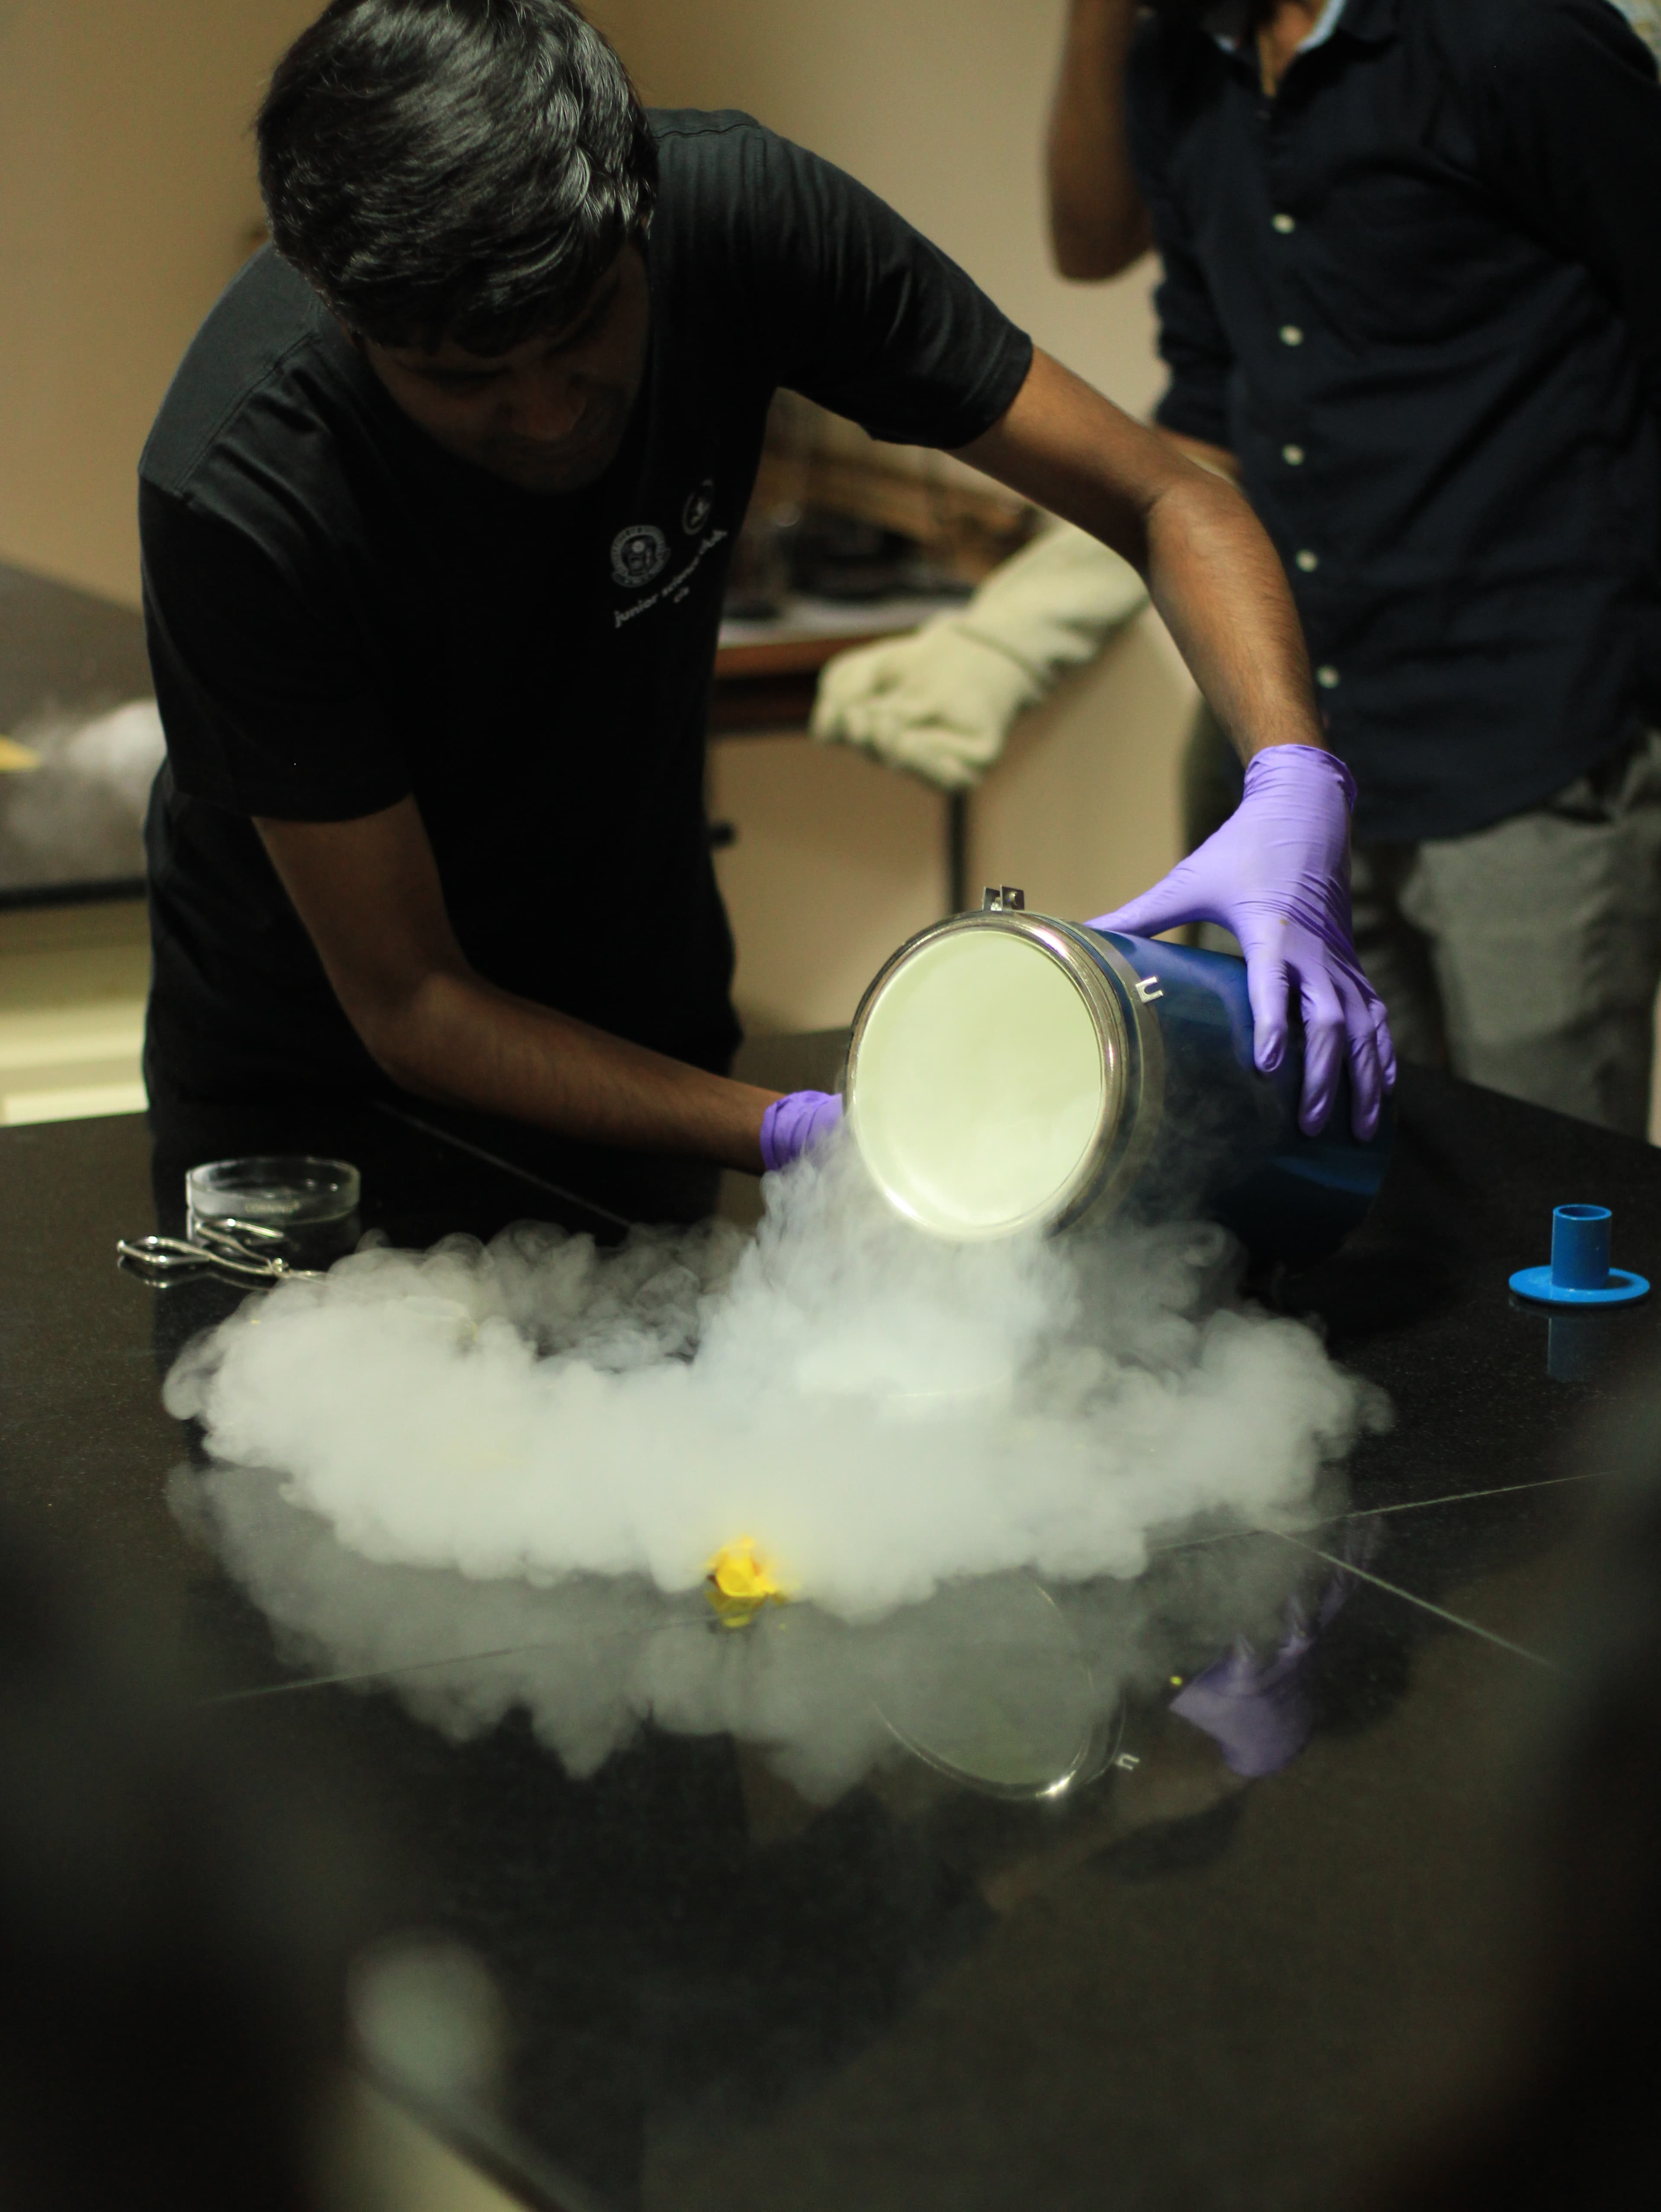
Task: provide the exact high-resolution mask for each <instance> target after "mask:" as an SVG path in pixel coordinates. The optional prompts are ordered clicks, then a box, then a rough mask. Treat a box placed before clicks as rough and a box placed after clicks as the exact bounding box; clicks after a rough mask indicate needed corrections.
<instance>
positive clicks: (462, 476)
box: [140, 112, 1032, 1099]
mask: <svg viewBox="0 0 1661 2212" xmlns="http://www.w3.org/2000/svg"><path fill="white" fill-rule="evenodd" d="M653 127H654V131H655V134H656V137H657V139H658V143H659V149H660V156H661V184H660V198H659V204H658V209H657V213H656V216H655V217H654V224H653V229H652V235H651V240H650V244H649V247H648V254H647V263H648V275H649V281H650V290H651V306H652V329H651V337H650V341H649V347H648V361H647V368H646V375H645V381H644V383H643V385H642V391H641V394H640V398H639V400H638V402H637V404H636V408H635V410H634V413H633V415H632V416H631V418H630V424H629V427H628V430H627V433H626V435H625V438H624V445H623V447H622V450H621V452H620V453H619V454H618V459H616V461H615V462H614V463H613V464H612V465H611V468H610V469H609V470H608V471H606V473H605V477H602V478H601V480H600V481H599V483H597V484H595V485H594V486H593V487H592V488H591V489H589V490H587V491H585V492H582V493H580V494H576V495H571V496H569V497H565V498H557V499H551V498H546V497H537V496H535V495H530V494H526V493H524V492H521V491H520V490H518V489H515V488H514V487H512V486H509V485H508V484H505V483H501V482H499V481H497V480H496V479H495V478H493V477H490V476H489V475H487V474H486V473H484V471H482V470H479V469H478V468H476V467H474V466H472V465H470V464H468V463H465V462H463V461H460V460H459V459H455V458H454V457H453V456H451V455H449V454H447V453H445V452H444V451H443V450H442V449H441V447H438V446H437V445H436V444H435V442H434V441H432V440H431V439H430V438H429V437H428V436H427V435H426V434H425V433H424V432H423V431H421V430H419V429H418V428H416V426H415V425H414V424H413V423H411V422H410V421H409V420H408V419H407V418H406V417H405V416H404V415H403V414H402V413H400V411H399V409H398V408H397V407H396V406H395V405H394V404H393V402H392V400H391V398H389V397H388V396H387V394H386V392H385V391H384V390H383V389H382V387H381V386H380V384H379V382H378V381H377V380H375V378H374V375H373V374H372V373H371V372H370V371H369V369H368V368H367V367H366V365H365V364H364V363H363V362H362V360H361V359H360V358H359V356H358V355H357V354H356V351H355V350H354V349H352V347H351V346H350V344H349V343H348V342H347V341H346V339H345V338H344V337H343V335H342V334H341V332H340V331H339V330H338V327H337V325H335V324H334V322H333V321H332V319H331V318H330V317H329V315H328V314H327V313H326V311H325V310H324V309H323V307H321V305H320V303H319V301H318V300H317V299H316V297H315V296H314V295H313V293H312V292H311V290H310V289H309V288H308V287H307V284H306V283H304V281H303V280H302V279H301V277H300V276H297V275H296V274H295V272H294V271H293V270H290V269H289V268H288V267H287V266H286V265H285V264H283V262H281V261H280V260H278V259H277V258H276V257H275V256H274V255H273V254H272V253H271V252H269V251H267V252H264V253H261V254H259V256H257V257H256V258H255V259H254V260H253V261H252V262H251V263H250V264H249V265H248V267H247V268H246V270H244V271H243V272H242V274H241V275H240V276H239V277H238V278H237V280H236V281H235V283H233V285H232V286H231V288H230V289H229V290H228V292H227V293H226V295H225V296H224V297H223V299H222V300H221V301H220V302H219V304H218V306H217V307H216V308H215V309H214V311H213V313H212V314H211V315H210V317H209V319H208V320H207V322H206V323H205V324H204V325H203V328H202V330H201V331H200V333H199V334H198V337H197V338H196V340H195V342H194V343H193V344H192V347H191V349H190V351H189V353H188V354H187V355H186V358H185V361H184V363H183V365H182V367H181V368H180V369H179V374H178V375H177V377H176V378H175V379H174V381H173V386H172V389H171V390H170V391H169V392H168V394H167V399H166V401H165V402H164V403H163V405H162V409H161V415H160V416H159V418H158V420H157V422H156V424H155V429H154V431H153V432H152V434H151V436H150V440H149V444H148V446H147V447H146V448H145V452H144V456H143V463H142V465H141V469H140V519H141V526H142V536H143V556H144V603H145V612H146V619H147V622H148V625H149V648H150V659H151V665H152V667H153V670H154V672H155V686H156V695H157V698H158V700H159V702H160V705H161V717H162V720H163V723H164V725H165V726H166V730H167V766H166V768H165V769H164V770H163V772H162V774H161V777H160V778H159V779H158V781H157V785H156V790H155V797H154V799H153V800H152V804H151V809H150V817H149V831H148V837H149V862H150V900H151V912H152V918H153V933H154V938H155V981H154V986H153V990H152V996H151V1005H150V1018H149V1044H148V1051H147V1072H148V1073H149V1079H150V1083H151V1087H152V1094H153V1095H155V1096H160V1097H168V1098H174V1099H179V1098H236V1097H247V1096H250V1095H252V1094H256V1093H259V1092H263V1091H270V1090H271V1088H273V1087H277V1088H279V1089H287V1090H296V1089H312V1088H316V1087H325V1088H329V1089H338V1088H341V1087H346V1088H349V1089H353V1090H356V1091H369V1090H374V1089H377V1088H380V1087H384V1079H381V1078H380V1076H379V1075H378V1073H377V1071H376V1070H375V1068H374V1065H373V1063H372V1062H371V1061H370V1060H369V1058H368V1054H367V1053H366V1052H365V1050H364V1048H363V1047H362V1044H361V1043H360V1042H359V1041H358V1040H357V1038H356V1036H355V1035H354V1034H353V1032H352V1030H351V1028H350V1024H348V1023H347V1021H346V1018H345V1016H344V1013H343V1012H341V1010H340V1008H339V1006H338V1003H337V1001H336V1000H335V998H334V996H333V994H332V991H331V989H330V987H329V985H328V982H327V980H326V977H325V975H324V973H323V969H322V966H321V963H319V959H318V957H317V955H316V953H315V951H313V948H312V945H311V944H310V941H309V939H307V935H306V933H305V931H304V928H303V927H302V926H301V922H300V921H299V919H298V917H297V916H296V915H295V912H294V910H293V908H292V907H291V906H290V905H289V902H288V899H287V897H286V896H285V895H284V893H283V890H282V888H281V886H280V884H278V882H277V878H276V876H275V874H274V872H273V871H272V869H271V865H270V863H269V861H268V860H266V858H265V851H264V848H263V847H262V846H261V844H260V842H259V837H258V836H257V834H256V832H255V830H254V829H253V827H252V822H251V820H250V817H252V816H255V815H265V816H269V817H274V818H277V819H280V820H289V821H311V822H326V821H347V820H351V819H353V818H355V817H358V816H362V815H365V814H369V813H373V812H375V811H378V810H380V808H383V807H386V806H390V805H392V804H394V803H395V802H396V801H398V800H399V799H403V798H405V797H406V796H408V795H410V794H413V795H414V797H415V799H416V800H417V804H418V805H419V806H420V809H421V812H422V817H423V821H424V822H425V824H426V827H427V831H428V835H429V837H430V839H431V841H432V844H433V848H434V852H435V856H436V859H437V863H438V868H439V873H440V877H441V881H442V884H443V887H444V893H445V897H446V900H447V904H448V908H449V911H450V916H451V920H452V921H453V925H454V927H455V930H456V933H457V936H458V938H459V941H460V943H461V945H462V947H463V950H464V951H465V953H466V954H467V956H468V957H469V958H470V959H471V960H472V963H473V964H474V965H475V967H476V968H477V969H478V971H479V972H480V973H481V974H482V975H484V976H486V977H488V978H489V979H490V981H493V982H495V983H497V984H499V985H501V986H502V987H505V988H507V989H509V990H513V991H516V992H519V993H520V994H523V995H525V996H526V997H527V998H531V999H533V1000H538V1001H539V1002H540V1003H542V1004H545V1005H548V1006H557V1007H559V1008H561V1009H562V1010H563V1011H564V1012H569V1013H571V1014H574V1015H576V1016H578V1017H580V1018H583V1019H585V1020H587V1021H591V1022H593V1023H596V1024H599V1025H600V1026H601V1027H603V1028H605V1029H608V1030H613V1031H615V1032H616V1033H618V1034H619V1035H621V1036H628V1037H632V1038H635V1039H636V1040H637V1041H639V1042H642V1043H645V1044H649V1045H652V1046H654V1047H656V1048H659V1049H660V1050H661V1051H665V1052H668V1053H672V1054H676V1055H677V1056H678V1057H681V1058H684V1059H686V1060H693V1061H695V1062H697V1063H698V1064H699V1065H701V1066H708V1067H717V1068H718V1067H722V1066H725V1065H726V1063H727V1059H728V1057H729V1056H730V1054H731V1052H732V1049H733V1045H734V1043H735V1042H736V1041H737V1036H738V1029H737V1024H736V1022H735V1020H734V1018H733V1012H732V1007H731V1003H730V1000H729V997H728V987H729V983H730V980H731V970H732V944H731V939H730V936H729V933H728V930H727V921H726V916H725V915H724V913H723V911H722V908H721V899H720V896H719V893H718V892H717V890H716V887H715V876H714V872H713V869H712V867H711V866H710V861H709V848H708V837H707V834H706V829H705V823H704V814H703V767H704V763H703V753H704V735H705V716H706V709H707V702H708V696H709V682H710V678H711V672H712V669H713V665H714V657H715V643H716V637H717V633H718V630H719V627H720V620H721V592H722V586H723V581H724V579H725V575H726V571H727V561H728V556H729V555H730V553H731V550H732V545H733V538H734V537H735V535H736V534H737V532H738V530H739V525H740V523H741V521H742V520H743V517H744V513H745V507H746V505H747V504H748V501H749V497H750V493H751V487H752V484H753V482H754V477H755V472H756V467H757V461H758V459H759V456H760V452H761V445H762V438H763V433H764V427H765V422H766V416H767V410H768V407H769V404H770V401H771V398H772V396H773V393H774V392H775V390H776V388H777V387H778V386H789V387H790V388H791V389H793V390H794V391H798V392H804V393H806V394H807V395H808V396H809V397H810V398H813V399H815V400H817V401H818V402H820V403H821V404H823V405H824V406H826V407H829V408H831V409H833V410H836V411H837V413H839V414H842V415H845V416H851V417H852V418H853V419H854V420H855V422H860V423H862V424H863V425H864V427H865V428H867V430H869V431H870V432H872V433H873V435H875V436H877V437H879V438H883V439H889V440H893V441H905V442H910V443H915V444H919V445H928V446H940V447H955V446H960V445H964V444H966V443H968V442H969V441H970V440H972V439H974V438H976V437H978V436H979V435H981V434H982V433H983V431H985V430H988V429H989V428H991V427H992V425H993V424H994V423H995V422H997V421H998V419H999V418H1000V417H1001V416H1002V414H1003V413H1004V412H1005V411H1006V410H1007V408H1008V407H1009V405H1010V404H1011V403H1012V401H1013V399H1014V398H1015V396H1016V394H1017V392H1019V389H1020V386H1021V385H1022V383H1023V382H1024V381H1025V376H1026V374H1027V371H1028V368H1029V367H1030V365H1031V354H1032V349H1031V342H1030V340H1028V339H1027V338H1026V337H1024V336H1023V335H1022V334H1021V333H1020V332H1019V331H1017V330H1016V329H1015V328H1014V327H1013V325H1011V324H1010V323H1009V322H1008V321H1007V319H1005V317H1004V316H1003V315H1001V313H999V311H998V310H997V309H996V308H995V307H994V306H993V305H992V303H991V302H990V301H989V300H988V299H987V298H986V297H985V296H984V295H983V294H982V293H981V292H980V291H978V290H977V288H976V287H975V286H974V285H973V284H972V283H970V281H969V279H968V277H967V276H964V273H963V272H962V270H959V269H958V268H957V267H956V266H955V265H954V264H952V262H950V261H949V260H948V259H947V258H946V256H945V255H944V254H942V253H940V252H937V251H936V250H935V249H934V247H933V246H930V245H929V244H928V242H927V241H926V240H923V239H922V238H920V237H919V236H918V235H917V234H916V232H915V231H913V230H912V229H911V228H910V227H909V226H908V225H907V224H905V223H904V222H902V221H901V220H900V218H899V217H898V216H896V215H895V214H894V213H893V212H892V211H891V210H890V209H888V208H886V207H885V206H884V205H883V204H882V203H881V202H880V201H879V200H877V199H875V198H874V197H873V196H872V195H871V194H870V193H869V192H867V191H864V190H863V189H862V188H861V186H860V185H856V184H855V183H854V182H853V180H852V179H849V178H848V177H846V176H844V175H843V174H842V173H840V172H839V171H837V170H836V169H834V168H832V167H830V165H829V164H828V163H826V162H824V161H818V160H817V159H816V158H815V157H814V156H813V155H810V154H806V153H804V152H803V151H802V150H801V149H799V148H797V147H794V146H792V145H790V144H788V143H787V142H786V141H784V140H782V139H780V138H778V137H775V136H774V135H773V134H772V133H771V132H770V131H765V130H764V129H763V128H762V127H761V126H760V125H757V124H756V123H754V122H752V121H751V120H750V119H749V118H747V117H745V116H739V115H733V114H721V115H706V114H700V113H695V112H662V113H658V114H656V115H654V118H653Z"/></svg>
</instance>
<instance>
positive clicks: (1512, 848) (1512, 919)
mask: <svg viewBox="0 0 1661 2212" xmlns="http://www.w3.org/2000/svg"><path fill="white" fill-rule="evenodd" d="M1239 792H1240V770H1239V766H1238V762H1237V761H1236V760H1235V758H1234V756H1233V754H1232V750H1231V749H1230V748H1229V746H1228V744H1227V741H1226V738H1224V737H1223V735H1222V732H1221V731H1220V729H1219V728H1218V727H1217V725H1216V723H1215V722H1214V720H1212V718H1211V716H1210V715H1209V714H1202V716H1201V717H1200V718H1199V720H1197V721H1196V726H1195V728H1194V731H1193V733H1192V735H1191V737H1190V738H1189V746H1188V752H1187V756H1186V757H1185V759H1184V762H1183V830H1184V835H1185V837H1186V839H1187V842H1188V846H1189V850H1190V851H1191V850H1192V849H1193V848H1194V846H1195V845H1196V844H1199V843H1202V842H1203V841H1204V839H1205V838H1207V837H1208V836H1210V834H1211V832H1212V830H1213V829H1215V828H1217V826H1218V824H1219V823H1220V822H1222V821H1224V820H1225V819H1226V817H1227V816H1228V814H1229V813H1230V812H1231V811H1232V809H1233V807H1234V805H1236V804H1237V803H1238V798H1239ZM1353 888H1354V913H1355V947H1356V951H1358V952H1359V953H1360V958H1361V964H1362V966H1363V967H1364V968H1365V969H1366V972H1367V974H1368V975H1369V976H1370V977H1371V979H1372V984H1373V987H1374V988H1375V989H1376V990H1377V991H1378V994H1379V996H1380V997H1381V998H1382V999H1383V1000H1384V1004H1385V1006H1387V1007H1388V1008H1389V1010H1390V1030H1391V1033H1392V1035H1393V1036H1394V1037H1395V1040H1396V1050H1397V1052H1398V1053H1400V1054H1401V1055H1402V1058H1403V1059H1404V1060H1429V1061H1432V1062H1433V1063H1435V1064H1436V1065H1439V1066H1444V1067H1448V1068H1451V1070H1452V1072H1453V1073H1455V1074H1456V1075H1461V1076H1463V1077H1465V1078H1466V1079H1468V1080H1469V1081H1470V1082H1472V1083H1481V1084H1484V1085H1487V1086H1488V1089H1490V1090H1492V1091H1505V1092H1506V1093H1507V1094H1508V1095H1509V1096H1510V1097H1513V1098H1526V1099H1529V1100H1530V1101H1532V1102H1533V1103H1534V1104H1536V1105H1538V1106H1551V1107H1555V1109H1557V1111H1558V1112H1559V1113H1562V1114H1573V1115H1579V1117H1580V1119H1582V1120H1583V1121H1597V1122H1601V1123H1602V1124H1603V1127H1606V1128H1610V1129H1621V1130H1624V1131H1625V1132H1626V1133H1628V1135H1630V1136H1634V1137H1642V1136H1644V1135H1646V1133H1647V1132H1648V1127H1649V1112H1650V1068H1651V1059H1652V1051H1653V1025H1654V1012H1655V1000H1656V991H1657V987H1658V985H1661V731H1652V732H1650V734H1649V735H1648V736H1647V737H1646V738H1643V739H1641V740H1640V742H1639V743H1638V744H1635V745H1634V746H1633V747H1632V748H1631V749H1630V750H1628V751H1627V752H1625V753H1623V754H1618V755H1617V756H1616V757H1615V758H1614V759H1613V760H1611V761H1609V762H1607V763H1603V765H1602V766H1600V767H1599V768H1598V769H1595V770H1594V771H1593V773H1592V774H1591V775H1585V776H1581V777H1579V778H1578V779H1577V780H1576V781H1574V782H1573V783H1572V784H1570V785H1569V786H1568V787H1567V789H1566V790H1563V791H1560V792H1558V793H1555V796H1554V797H1552V798H1551V799H1548V800H1546V801H1545V803H1544V804H1543V805H1540V806H1535V807H1530V809H1529V810H1528V811H1526V812H1525V813H1522V814H1515V815H1512V816H1511V817H1509V818H1508V819H1506V821H1504V822H1497V823H1494V825H1493V826H1492V827H1491V828H1489V829H1477V830H1474V831H1472V832H1471V833H1470V834H1469V836H1463V837H1438V838H1427V839H1425V840H1424V841H1423V842H1421V843H1418V844H1406V845H1366V846H1360V847H1358V848H1356V852H1355V855H1354V873H1353Z"/></svg>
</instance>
